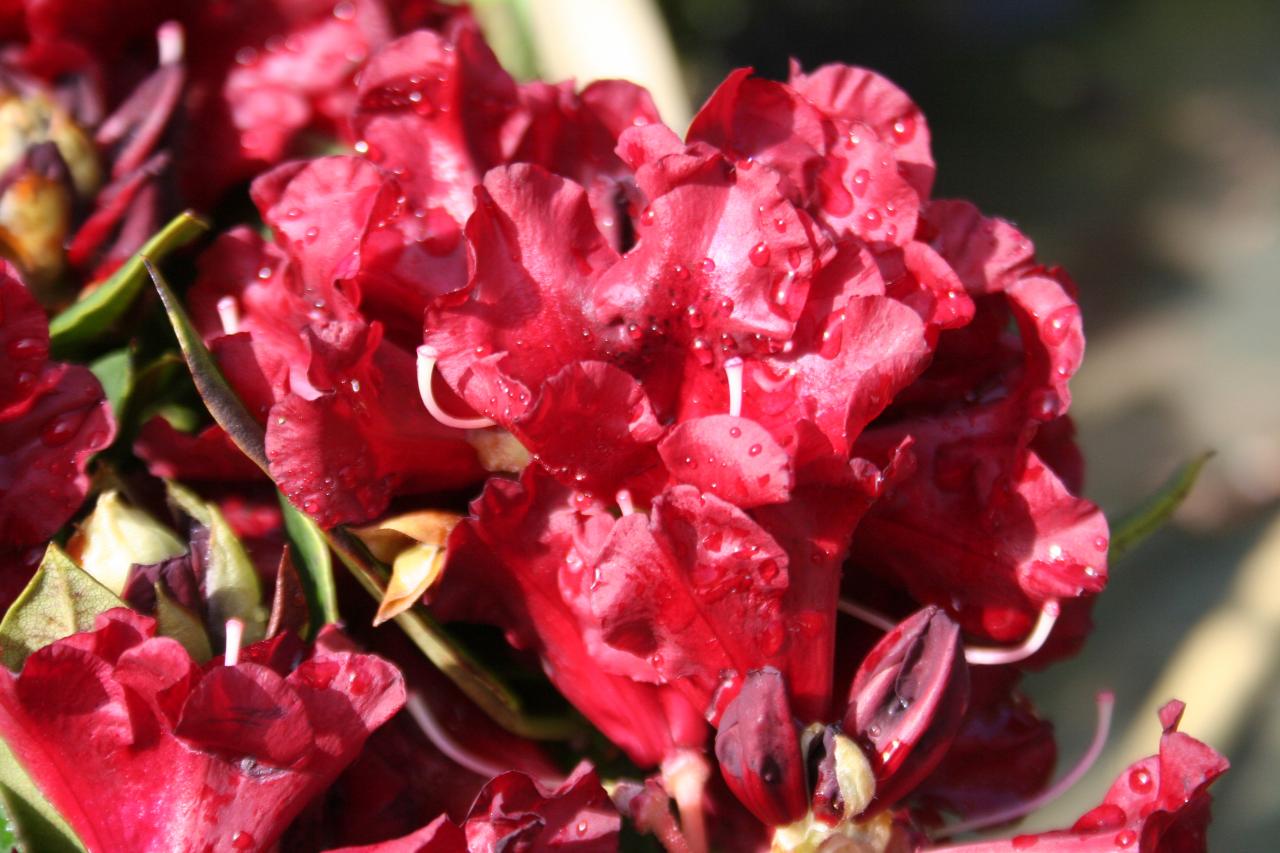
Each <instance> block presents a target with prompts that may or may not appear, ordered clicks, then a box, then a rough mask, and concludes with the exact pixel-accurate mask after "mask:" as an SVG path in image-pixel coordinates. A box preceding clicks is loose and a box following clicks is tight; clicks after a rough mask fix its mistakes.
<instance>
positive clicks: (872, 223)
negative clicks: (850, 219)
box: [862, 208, 880, 230]
mask: <svg viewBox="0 0 1280 853" xmlns="http://www.w3.org/2000/svg"><path fill="white" fill-rule="evenodd" d="M862 219H863V221H864V222H866V223H867V228H868V230H870V229H874V228H879V227H880V211H878V210H876V209H875V208H872V209H871V210H868V211H867V212H866V213H864V214H862Z"/></svg>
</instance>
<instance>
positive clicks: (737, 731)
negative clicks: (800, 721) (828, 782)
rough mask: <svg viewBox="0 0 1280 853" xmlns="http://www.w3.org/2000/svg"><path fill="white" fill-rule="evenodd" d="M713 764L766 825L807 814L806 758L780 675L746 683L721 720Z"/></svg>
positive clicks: (772, 672) (768, 671) (757, 674)
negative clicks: (715, 762) (717, 765)
mask: <svg viewBox="0 0 1280 853" xmlns="http://www.w3.org/2000/svg"><path fill="white" fill-rule="evenodd" d="M716 759H717V760H718V761H719V762H720V772H721V773H722V774H723V775H724V780H725V782H727V783H728V785H729V789H730V790H731V791H733V793H734V795H735V796H737V798H738V799H739V800H741V801H742V803H743V804H744V805H745V806H746V807H747V808H748V809H750V810H751V811H752V813H753V814H755V816H756V817H758V818H760V820H762V821H764V822H765V823H766V824H768V825H770V826H776V825H779V824H787V823H791V822H793V821H795V820H798V819H799V818H800V817H802V816H803V815H804V814H805V813H806V812H807V811H808V810H809V803H808V791H807V789H806V786H805V765H804V758H803V756H802V755H801V754H800V740H799V737H798V734H797V731H796V724H795V722H794V721H793V720H792V718H791V705H790V702H789V701H788V700H787V683H786V679H785V678H784V677H783V675H782V673H781V672H779V671H778V670H776V669H774V668H773V667H765V668H764V669H757V670H753V671H751V672H749V673H747V678H746V681H745V683H744V684H743V686H742V691H741V692H740V693H738V695H737V697H735V698H734V700H733V701H732V702H730V703H729V706H728V707H727V708H726V709H725V712H724V716H723V717H721V719H720V730H719V732H718V733H717V734H716Z"/></svg>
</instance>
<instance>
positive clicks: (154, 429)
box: [133, 415, 263, 482]
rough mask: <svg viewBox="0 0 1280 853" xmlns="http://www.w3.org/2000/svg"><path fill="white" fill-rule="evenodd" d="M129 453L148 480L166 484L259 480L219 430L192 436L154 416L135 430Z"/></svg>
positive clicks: (258, 471) (256, 471) (208, 429)
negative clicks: (147, 473) (141, 464)
mask: <svg viewBox="0 0 1280 853" xmlns="http://www.w3.org/2000/svg"><path fill="white" fill-rule="evenodd" d="M133 452H134V454H135V455H136V456H137V457H138V458H139V459H141V460H142V461H143V462H145V463H146V465H147V470H148V471H150V472H151V476H153V477H162V478H165V479H169V480H181V481H184V482H185V481H188V480H211V481H227V482H243V481H246V480H248V481H253V480H257V479H260V478H261V477H262V476H263V474H262V470H261V469H260V468H258V466H257V465H254V464H253V462H251V461H250V460H249V458H248V457H247V456H245V455H244V454H243V453H242V452H241V451H240V448H238V447H237V446H236V445H235V443H234V442H233V441H232V440H231V439H230V438H229V437H228V436H227V434H226V432H225V431H223V429H222V428H221V427H219V426H210V427H206V428H204V429H203V430H201V431H200V432H198V433H196V434H194V435H192V434H191V433H186V432H179V431H178V430H176V429H174V428H173V425H172V424H170V423H169V422H168V421H167V420H165V419H164V418H163V417H161V416H159V415H157V416H155V417H153V418H151V420H149V421H147V422H146V423H145V424H143V425H142V428H141V429H140V430H138V437H137V439H136V440H135V441H134V443H133Z"/></svg>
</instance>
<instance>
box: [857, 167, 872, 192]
mask: <svg viewBox="0 0 1280 853" xmlns="http://www.w3.org/2000/svg"><path fill="white" fill-rule="evenodd" d="M870 182H871V173H870V172H868V171H867V170H866V169H859V170H858V171H856V172H854V173H853V194H854V195H855V196H857V197H858V198H862V197H863V196H864V195H866V194H867V185H868V184H869V183H870Z"/></svg>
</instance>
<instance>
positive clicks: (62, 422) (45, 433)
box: [40, 412, 83, 447]
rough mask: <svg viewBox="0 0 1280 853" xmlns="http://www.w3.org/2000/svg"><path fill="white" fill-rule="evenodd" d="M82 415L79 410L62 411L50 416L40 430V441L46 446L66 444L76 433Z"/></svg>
mask: <svg viewBox="0 0 1280 853" xmlns="http://www.w3.org/2000/svg"><path fill="white" fill-rule="evenodd" d="M82 417H83V414H82V413H81V412H64V413H63V414H61V415H58V416H56V417H54V418H52V419H51V420H50V421H49V422H48V423H46V424H45V425H44V429H42V430H40V441H42V442H43V443H44V445H45V446H46V447H58V446H59V445H63V444H66V443H67V442H68V441H70V440H71V437H72V436H74V435H75V434H76V430H78V429H79V428H80V422H81V420H82Z"/></svg>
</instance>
